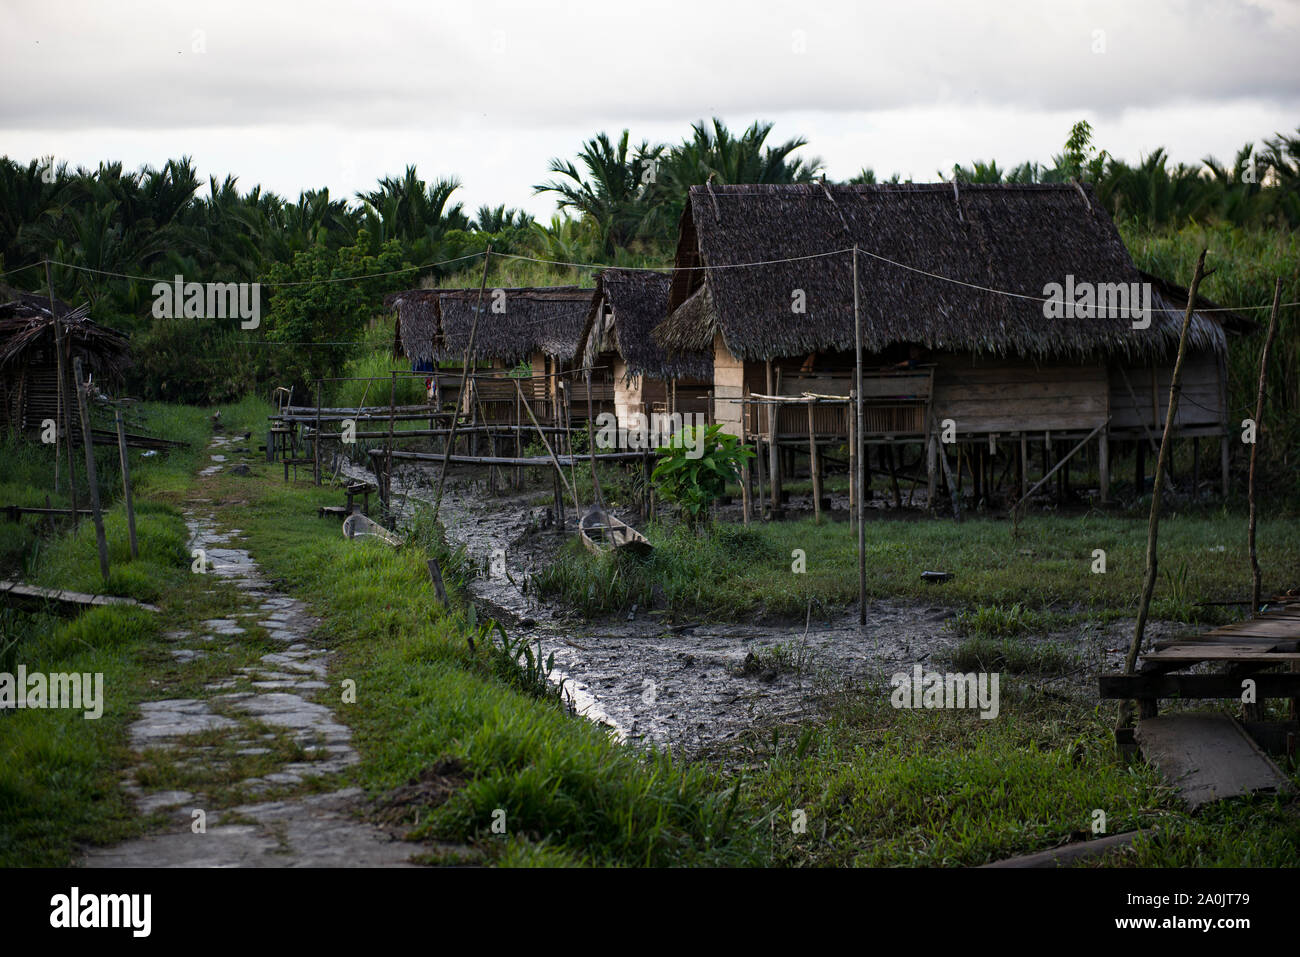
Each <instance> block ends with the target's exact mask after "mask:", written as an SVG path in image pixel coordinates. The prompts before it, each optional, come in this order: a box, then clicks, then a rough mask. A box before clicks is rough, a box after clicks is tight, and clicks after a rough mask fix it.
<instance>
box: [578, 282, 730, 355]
mask: <svg viewBox="0 0 1300 957" xmlns="http://www.w3.org/2000/svg"><path fill="white" fill-rule="evenodd" d="M668 285H669V277H668V276H666V275H664V274H661V273H656V272H649V271H646V270H633V269H606V270H604V271H603V272H601V273H600V275H598V276H597V277H596V290H595V294H594V296H593V297H592V306H591V310H590V312H589V313H588V316H587V322H586V324H585V326H584V327H583V330H582V333H581V334H580V335H579V336H578V346H577V353H576V354H577V355H581V354H582V353H583V352H585V351H586V350H587V347H588V342H589V341H590V343H591V345H592V347H593V353H594V354H595V353H600V352H604V351H609V350H612V351H615V352H617V353H618V354H619V355H621V356H622V357H623V361H624V362H626V363H627V377H629V378H630V377H631V376H636V375H645V376H649V377H650V378H652V379H664V380H668V379H685V378H691V379H711V378H712V377H713V350H712V349H711V348H707V349H700V350H696V351H692V352H684V353H677V354H674V355H672V356H670V355H669V354H668V352H667V351H666V350H665V349H664V348H663V347H662V346H660V345H659V344H658V343H656V342H655V341H654V340H653V339H652V338H651V337H650V332H651V330H652V329H654V327H655V326H656V325H658V324H659V323H660V322H662V321H663V319H664V317H665V316H666V315H667V314H668ZM602 304H603V305H604V306H605V307H606V308H605V312H604V313H600V307H601V305H602Z"/></svg>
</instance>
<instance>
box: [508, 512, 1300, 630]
mask: <svg viewBox="0 0 1300 957" xmlns="http://www.w3.org/2000/svg"><path fill="white" fill-rule="evenodd" d="M1243 525H1244V523H1243V522H1242V521H1241V519H1240V518H1238V517H1235V516H1231V515H1228V514H1226V513H1219V514H1214V515H1198V516H1187V515H1172V516H1169V517H1167V518H1166V519H1165V520H1164V522H1163V523H1162V524H1161V535H1160V540H1161V562H1162V564H1163V565H1164V567H1165V568H1166V569H1171V570H1175V571H1177V575H1176V576H1175V577H1170V576H1169V575H1166V576H1164V577H1163V578H1162V580H1161V581H1160V582H1159V583H1158V584H1157V588H1156V606H1155V609H1156V613H1157V614H1167V615H1168V616H1169V617H1176V618H1180V619H1182V620H1187V619H1188V618H1190V617H1193V616H1195V615H1201V614H1202V613H1203V612H1204V608H1195V607H1194V602H1196V601H1200V600H1227V599H1232V598H1237V597H1240V595H1241V594H1243V593H1244V592H1245V591H1246V589H1247V587H1248V585H1249V582H1250V565H1249V560H1248V557H1247V555H1246V542H1245V529H1244V527H1243ZM645 532H646V535H647V537H648V538H649V539H650V541H651V542H652V544H653V545H654V546H655V549H654V552H653V554H652V556H651V557H650V559H649V560H648V561H645V562H635V561H628V560H626V559H623V558H620V557H618V556H612V555H601V556H595V555H591V554H589V553H587V552H586V551H585V550H583V549H582V548H581V547H580V546H578V545H577V544H576V543H571V544H568V545H566V546H565V547H564V548H563V549H562V550H561V551H560V553H559V554H558V555H557V556H556V558H555V560H554V561H553V562H552V563H551V564H550V565H549V566H548V567H546V568H545V569H543V570H541V571H540V572H538V573H537V574H536V575H535V576H534V577H533V578H532V579H531V586H532V587H533V588H535V589H536V591H537V594H538V595H539V596H541V597H543V598H549V599H555V600H559V601H562V602H565V603H566V604H568V605H570V606H571V607H573V608H574V609H575V610H577V611H580V612H582V613H583V614H586V615H599V614H610V613H616V612H620V611H624V610H626V609H627V608H628V607H629V606H630V605H631V604H632V603H637V604H639V605H641V606H642V607H646V606H648V605H653V606H655V607H663V608H667V609H670V610H671V611H673V612H675V613H680V614H691V615H702V616H705V617H718V618H727V617H735V616H752V615H754V614H764V613H765V614H769V615H773V616H776V617H798V616H801V615H802V614H803V613H804V611H805V609H806V608H807V605H808V601H809V600H810V599H816V600H817V601H819V602H821V603H822V604H824V605H845V604H848V603H851V602H853V601H854V600H856V598H857V558H856V546H857V542H856V538H855V536H853V535H852V534H851V532H850V530H849V526H848V525H847V523H832V524H823V525H816V524H814V523H813V521H812V520H811V519H805V520H801V521H793V522H780V523H770V524H757V525H751V526H749V527H748V528H746V527H743V526H738V525H729V524H722V523H719V524H717V525H714V526H713V527H712V528H711V529H709V530H708V531H706V532H703V533H701V534H699V535H693V534H691V533H690V532H689V531H687V530H685V529H682V528H681V527H666V526H662V525H653V526H650V527H649V528H647V529H646V530H645ZM1259 547H1260V556H1261V558H1260V561H1261V563H1262V565H1263V567H1264V570H1265V571H1264V578H1265V587H1266V588H1282V587H1289V586H1290V585H1292V584H1293V579H1294V577H1295V575H1296V570H1297V569H1300V520H1297V519H1292V518H1276V519H1273V520H1271V521H1268V520H1266V521H1264V522H1262V523H1261V525H1260V533H1259ZM1098 548H1100V549H1104V550H1105V551H1106V555H1107V571H1106V572H1105V573H1104V574H1093V573H1092V571H1091V566H1092V561H1093V559H1092V553H1093V551H1094V550H1095V549H1098ZM800 552H802V553H803V556H804V563H805V570H804V571H803V572H798V571H797V570H796V568H797V567H798V566H797V565H796V559H797V556H798V554H799V553H800ZM1145 561H1146V521H1145V518H1140V517H1132V518H1126V517H1107V516H1099V515H1088V516H1084V517H1060V516H1051V515H1042V516H1031V517H1030V518H1028V519H1026V520H1025V521H1024V522H1022V523H1021V535H1020V537H1019V538H1015V537H1013V535H1012V529H1011V526H1010V525H1009V524H1008V523H1006V522H1003V521H996V520H992V519H970V520H967V521H965V522H963V523H962V524H960V525H954V524H953V523H951V522H948V521H944V520H934V521H907V522H904V521H876V522H872V523H871V528H870V529H869V530H868V532H867V551H866V564H867V594H868V597H869V598H873V599H874V598H908V599H915V600H922V601H939V602H944V603H948V604H963V603H965V604H970V605H972V606H1000V607H1002V608H1005V607H1014V605H1015V603H1020V604H1021V605H1022V609H1021V612H1020V613H1019V614H1020V616H1021V617H1023V616H1025V615H1028V614H1029V610H1030V609H1033V610H1035V611H1037V610H1040V609H1046V608H1050V607H1052V606H1055V605H1057V604H1061V605H1066V606H1079V607H1082V608H1087V609H1092V610H1097V611H1103V610H1111V611H1124V610H1126V609H1132V608H1135V607H1136V601H1137V596H1138V595H1139V593H1140V591H1141V583H1142V576H1143V574H1144V572H1145ZM1184 566H1185V567H1186V572H1185V573H1184V572H1182V571H1181V570H1180V569H1181V568H1182V567H1184ZM924 570H938V571H949V572H952V573H953V574H954V578H953V579H952V580H951V581H948V582H945V583H943V584H937V585H936V584H929V583H927V582H925V581H923V580H922V579H921V572H922V571H924ZM988 614H990V615H992V614H994V613H988ZM997 614H999V615H1002V616H1003V617H1005V612H998V613H997Z"/></svg>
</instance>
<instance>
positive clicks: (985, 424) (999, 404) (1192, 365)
mask: <svg viewBox="0 0 1300 957" xmlns="http://www.w3.org/2000/svg"><path fill="white" fill-rule="evenodd" d="M845 357H847V360H848V364H849V367H851V364H852V356H851V354H845V356H840V357H838V358H840V359H844V358H845ZM830 358H831V357H827V359H830ZM865 360H866V363H865V364H866V368H867V369H868V370H872V371H874V370H876V369H887V368H889V366H888V365H886V364H885V362H886V361H887V360H886V357H882V356H867V357H865ZM926 361H927V362H933V363H934V364H935V368H934V385H933V395H932V398H931V402H930V416H929V419H930V428H931V429H932V430H937V429H938V428H939V427H940V426H939V423H940V422H941V421H942V420H944V419H953V420H954V421H955V422H956V425H957V431H958V434H959V435H962V434H965V435H970V434H984V433H1013V432H1040V433H1041V432H1079V431H1084V432H1087V431H1091V430H1092V429H1094V428H1096V427H1097V426H1098V425H1100V424H1102V423H1103V422H1104V421H1106V417H1107V416H1108V415H1109V416H1110V417H1111V421H1110V426H1109V431H1110V432H1112V433H1113V432H1115V431H1117V430H1118V431H1127V430H1132V429H1141V427H1142V424H1143V422H1144V421H1145V422H1146V423H1147V424H1148V425H1152V426H1154V428H1156V429H1157V430H1158V429H1162V428H1163V427H1164V418H1165V415H1166V412H1167V409H1168V400H1169V380H1170V376H1171V375H1172V372H1173V363H1172V359H1170V360H1167V361H1165V360H1162V361H1161V362H1160V363H1159V365H1158V367H1157V366H1156V365H1155V364H1153V363H1147V364H1146V365H1141V364H1138V365H1126V366H1124V367H1123V369H1122V372H1121V367H1120V366H1119V365H1118V364H1117V363H1116V362H1114V361H1112V362H1110V363H1107V362H1106V361H1105V360H1103V359H1100V358H1097V359H1090V360H1086V361H1057V362H1034V361H1031V360H1029V359H1021V358H1015V357H1008V358H1001V357H987V356H971V355H969V354H960V353H941V354H937V355H933V356H931V357H929V358H928V359H927V360H926ZM713 362H714V384H713V388H714V394H715V397H716V398H715V402H714V417H715V419H716V421H717V422H719V423H720V424H721V425H722V426H723V428H724V430H725V431H728V432H732V433H733V434H736V435H743V429H742V413H741V408H742V407H741V406H740V404H739V403H734V402H728V401H726V400H727V399H729V398H738V397H741V396H743V395H746V394H749V393H753V392H757V393H766V392H767V391H768V389H767V382H766V368H765V364H764V363H763V362H759V361H751V362H747V363H742V362H740V361H739V360H738V359H736V358H735V356H733V355H732V354H731V353H730V352H729V351H728V350H727V348H726V346H725V345H724V344H723V341H722V337H721V335H719V336H717V337H716V338H715V340H714V356H713ZM801 362H802V360H801V359H786V360H778V361H777V362H774V363H773V365H774V369H780V371H781V373H782V376H781V379H780V381H779V383H778V384H777V390H778V391H779V392H780V393H782V394H791V393H792V392H802V391H803V390H804V389H809V390H810V391H817V392H824V393H826V394H838V393H842V392H846V391H847V390H848V389H849V388H851V387H852V382H851V378H850V375H849V372H848V370H847V369H845V371H843V372H839V369H838V367H835V368H833V370H832V371H830V372H827V371H825V369H826V368H827V366H828V365H829V363H828V362H827V361H824V360H823V359H822V357H819V361H818V368H819V372H818V374H817V375H814V376H811V377H810V376H806V375H801V374H800V373H799V372H798V371H797V370H798V367H799V364H800V363H801ZM1221 368H1222V367H1221V361H1220V358H1219V357H1218V356H1217V355H1215V354H1214V353H1212V352H1201V353H1194V354H1192V355H1189V356H1188V357H1187V359H1186V361H1185V363H1184V366H1183V396H1182V399H1181V401H1180V402H1179V406H1178V417H1177V420H1176V423H1175V424H1176V425H1177V426H1178V428H1179V429H1182V430H1197V431H1200V430H1203V431H1202V434H1209V433H1211V432H1213V431H1214V430H1216V429H1222V424H1223V416H1224V408H1223V393H1224V381H1223V377H1222V371H1221ZM1124 374H1127V376H1128V379H1129V383H1130V384H1131V385H1132V387H1133V390H1134V393H1135V394H1136V398H1137V404H1136V406H1135V404H1134V401H1133V399H1132V397H1130V395H1129V392H1128V389H1127V388H1126V386H1125V384H1124ZM868 375H870V371H868ZM1153 384H1154V390H1153ZM787 386H788V387H787ZM814 386H816V388H813V387H814ZM890 388H893V385H892V384H891V385H890ZM1153 392H1154V405H1153ZM886 405H887V404H886ZM890 408H892V407H890ZM884 411H889V409H884ZM825 412H826V414H827V415H832V414H834V413H833V411H832V410H831V409H829V408H828V409H826V410H825ZM796 414H797V415H800V416H806V413H805V412H804V411H803V410H794V411H791V412H790V415H791V416H794V415H796ZM785 418H786V415H785V413H784V412H783V414H782V419H781V424H782V429H781V431H782V433H783V434H784V433H785V432H786V431H787V429H786V427H785V426H786V423H785ZM909 421H910V420H909ZM791 423H792V429H793V428H794V425H797V424H796V423H794V420H793V419H791ZM826 426H827V428H828V431H834V428H833V426H832V423H831V422H829V421H828V422H827V423H826ZM820 428H821V426H820V425H819V429H820ZM802 430H803V431H804V432H805V433H806V425H804V426H803V427H802ZM868 431H869V432H874V431H879V430H877V429H874V428H872V427H871V426H870V423H869V424H868ZM885 431H892V429H885ZM897 431H898V432H900V433H903V432H908V431H910V429H909V428H904V427H903V424H902V423H899V424H898V426H897Z"/></svg>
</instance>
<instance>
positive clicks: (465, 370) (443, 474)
mask: <svg viewBox="0 0 1300 957" xmlns="http://www.w3.org/2000/svg"><path fill="white" fill-rule="evenodd" d="M491 260H492V244H491V243H488V247H487V249H486V250H485V251H484V253H483V279H482V281H481V282H480V283H479V287H478V302H477V304H476V305H475V306H474V321H473V322H471V323H470V326H469V341H468V342H467V343H465V363H464V365H463V366H462V367H461V370H460V388H459V389H457V390H456V412H455V413H454V414H453V415H452V417H451V432H450V433H449V434H448V436H447V447H446V449H444V451H443V458H442V468H441V469H439V471H438V494H437V495H435V496H434V502H433V521H434V522H437V521H438V512H439V511H440V510H441V509H442V489H443V485H444V484H445V483H446V481H447V463H448V462H450V461H451V449H452V446H453V445H454V444H455V442H456V423H457V422H459V421H460V406H461V400H462V397H463V396H464V395H465V383H466V381H467V377H468V376H469V363H470V357H471V356H472V355H473V354H474V338H475V337H476V336H477V335H478V317H479V313H480V312H481V311H482V309H483V291H484V290H485V289H487V277H488V263H489V262H490V261H491ZM515 388H516V389H518V388H519V380H517V379H516V380H515ZM522 394H523V392H522V390H521V392H520V395H522ZM543 441H545V437H544V436H543Z"/></svg>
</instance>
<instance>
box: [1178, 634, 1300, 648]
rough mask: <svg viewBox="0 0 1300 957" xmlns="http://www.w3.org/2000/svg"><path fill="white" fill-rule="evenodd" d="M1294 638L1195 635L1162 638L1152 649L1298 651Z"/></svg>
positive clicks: (1296, 641)
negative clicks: (1207, 647) (1241, 647)
mask: <svg viewBox="0 0 1300 957" xmlns="http://www.w3.org/2000/svg"><path fill="white" fill-rule="evenodd" d="M1298 643H1300V641H1298V640H1297V639H1294V638H1268V637H1264V636H1261V635H1197V636H1195V637H1184V638H1162V639H1161V640H1160V641H1157V642H1156V643H1155V644H1154V645H1152V647H1153V648H1155V649H1156V651H1163V650H1164V649H1166V648H1173V647H1175V646H1177V645H1250V646H1252V647H1254V648H1258V649H1259V650H1260V651H1300V648H1297V647H1296V645H1297V644H1298Z"/></svg>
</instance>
